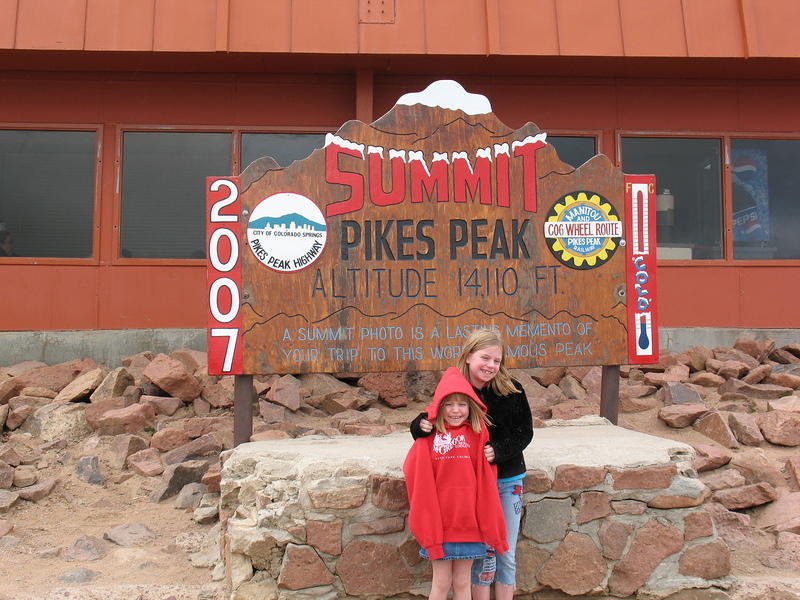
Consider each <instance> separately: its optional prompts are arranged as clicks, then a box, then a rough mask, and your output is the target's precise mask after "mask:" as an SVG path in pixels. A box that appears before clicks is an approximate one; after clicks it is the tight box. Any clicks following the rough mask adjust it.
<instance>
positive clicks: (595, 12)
mask: <svg viewBox="0 0 800 600" xmlns="http://www.w3.org/2000/svg"><path fill="white" fill-rule="evenodd" d="M556 17H557V19H558V38H559V46H560V48H561V54H562V55H572V56H622V55H623V47H622V29H621V26H620V17H619V5H618V3H617V0H592V1H591V2H586V1H585V0H556Z"/></svg>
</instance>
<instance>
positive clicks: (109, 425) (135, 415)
mask: <svg viewBox="0 0 800 600" xmlns="http://www.w3.org/2000/svg"><path fill="white" fill-rule="evenodd" d="M155 417H156V411H155V410H154V409H153V407H152V406H150V405H149V404H132V405H131V406H126V407H125V408H117V409H114V410H109V411H108V412H106V413H104V414H103V415H102V416H101V417H100V418H99V419H97V432H98V433H99V434H100V435H118V434H120V433H138V432H140V431H142V430H144V428H145V427H148V426H151V425H152V424H153V421H154V419H155Z"/></svg>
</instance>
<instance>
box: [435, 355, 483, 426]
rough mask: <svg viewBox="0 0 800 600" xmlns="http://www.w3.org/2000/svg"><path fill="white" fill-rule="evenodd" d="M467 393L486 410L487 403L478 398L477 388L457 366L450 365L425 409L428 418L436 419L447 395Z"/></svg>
mask: <svg viewBox="0 0 800 600" xmlns="http://www.w3.org/2000/svg"><path fill="white" fill-rule="evenodd" d="M456 392H458V393H460V394H465V395H467V396H469V397H470V398H472V399H473V400H475V402H477V403H478V406H480V407H481V408H482V409H483V410H484V411H485V410H486V405H485V404H484V403H483V402H481V399H480V398H478V394H476V393H475V390H474V389H473V388H472V385H471V384H470V382H469V381H467V380H466V378H465V377H464V376H463V375H462V374H461V371H459V370H458V369H456V368H455V367H449V368H448V369H447V370H446V371H445V372H444V375H442V379H441V380H440V381H439V384H438V385H437V386H436V391H435V392H434V393H433V400H432V401H431V403H430V404H429V405H428V407H427V408H426V409H425V411H426V412H427V413H428V420H429V421H431V422H433V421H434V419H436V415H437V414H439V406H441V404H442V400H443V399H444V398H445V396H448V395H450V394H454V393H456Z"/></svg>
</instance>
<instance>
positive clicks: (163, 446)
mask: <svg viewBox="0 0 800 600" xmlns="http://www.w3.org/2000/svg"><path fill="white" fill-rule="evenodd" d="M188 443H189V435H188V434H187V433H186V431H184V430H183V429H179V428H177V427H167V428H166V429H161V430H160V431H156V432H155V433H154V434H153V437H152V438H151V439H150V447H151V448H155V449H156V450H159V451H161V452H169V451H170V450H174V449H175V448H178V447H179V446H183V445H184V444H188Z"/></svg>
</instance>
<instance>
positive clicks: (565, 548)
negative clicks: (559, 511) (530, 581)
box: [536, 531, 607, 596]
mask: <svg viewBox="0 0 800 600" xmlns="http://www.w3.org/2000/svg"><path fill="white" fill-rule="evenodd" d="M606 569H607V566H606V561H605V559H604V558H603V556H602V554H600V551H599V550H598V549H597V546H595V543H594V542H593V541H592V538H590V537H589V536H588V535H582V534H580V533H575V532H574V531H570V532H569V533H567V535H566V537H565V538H564V540H563V541H562V542H561V543H560V544H559V545H558V548H556V550H555V552H553V554H552V555H551V556H550V559H549V560H548V561H547V562H546V563H545V564H544V566H542V568H541V569H540V570H539V573H538V574H537V576H536V578H537V579H538V580H539V581H540V582H541V583H543V584H544V585H546V586H548V587H551V588H553V589H556V590H561V591H563V592H566V593H567V594H569V595H571V596H576V595H579V594H587V593H589V592H590V591H591V590H593V589H594V588H595V587H597V586H598V585H600V584H601V583H602V582H603V579H605V576H606Z"/></svg>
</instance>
